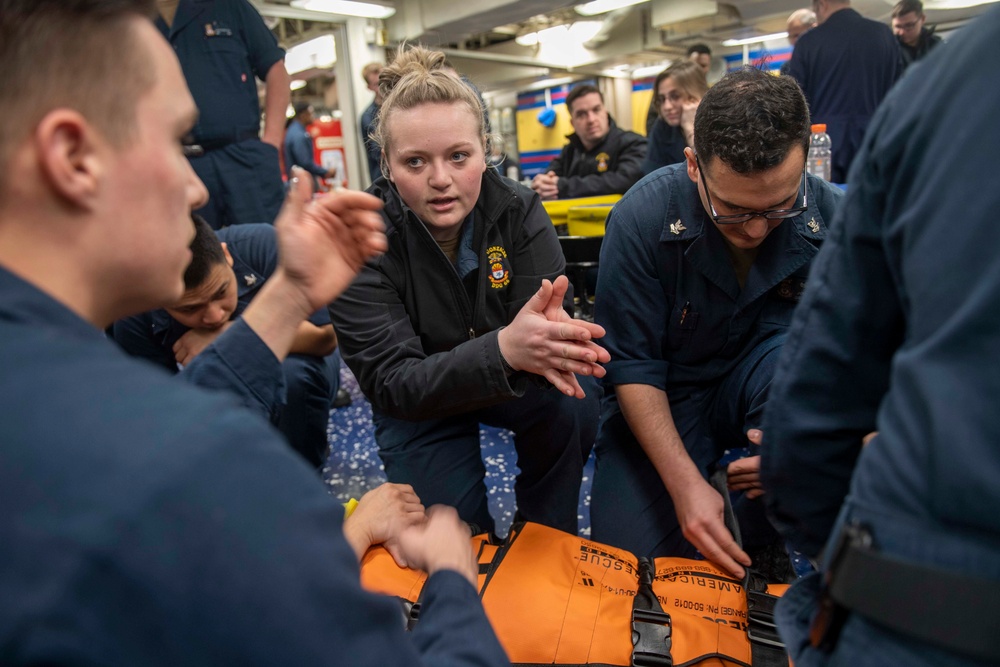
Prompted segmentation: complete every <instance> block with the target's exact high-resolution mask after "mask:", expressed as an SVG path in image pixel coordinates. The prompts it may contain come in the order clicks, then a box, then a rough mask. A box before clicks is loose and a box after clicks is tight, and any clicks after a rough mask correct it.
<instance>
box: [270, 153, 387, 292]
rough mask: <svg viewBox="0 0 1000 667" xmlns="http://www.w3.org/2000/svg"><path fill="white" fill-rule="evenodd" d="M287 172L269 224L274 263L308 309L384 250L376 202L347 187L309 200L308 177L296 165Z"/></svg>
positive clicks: (340, 288)
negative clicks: (283, 195) (284, 193)
mask: <svg viewBox="0 0 1000 667" xmlns="http://www.w3.org/2000/svg"><path fill="white" fill-rule="evenodd" d="M293 173H294V174H295V177H294V178H293V179H292V185H291V188H290V190H289V195H288V199H287V201H286V202H285V206H284V207H283V208H282V210H281V213H280V214H279V215H278V219H277V220H276V221H275V223H274V226H275V229H276V230H277V233H278V246H279V255H280V268H281V270H282V271H283V272H284V274H285V276H286V277H287V278H288V279H289V281H290V282H291V283H292V284H293V285H295V286H296V287H297V288H298V289H299V291H300V292H301V294H302V297H303V298H304V299H305V300H306V302H307V303H308V310H307V312H312V311H314V310H316V309H317V308H320V307H322V306H325V305H327V304H328V303H330V302H331V301H333V300H334V299H335V298H336V297H337V296H339V295H340V293H341V292H343V291H344V289H346V288H347V286H348V285H350V284H351V281H352V280H354V276H355V275H356V274H357V273H358V271H359V270H360V269H361V266H362V265H363V264H364V263H365V261H367V260H368V259H370V258H371V257H374V256H375V255H378V254H379V253H381V252H384V251H385V249H386V240H385V234H384V229H385V227H384V225H383V223H382V217H381V215H379V213H378V211H379V210H380V209H381V208H382V202H380V201H379V200H378V199H377V198H376V197H373V196H372V195H369V194H366V193H364V192H353V191H350V190H340V191H337V192H331V193H329V194H326V195H324V196H323V197H320V198H319V199H316V200H313V199H312V178H310V177H309V176H308V174H307V173H306V172H305V171H303V170H302V169H300V168H298V167H296V168H295V169H294V170H293Z"/></svg>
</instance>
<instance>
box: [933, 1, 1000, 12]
mask: <svg viewBox="0 0 1000 667" xmlns="http://www.w3.org/2000/svg"><path fill="white" fill-rule="evenodd" d="M997 1H998V0H927V2H925V3H924V9H934V10H939V9H968V8H969V7H978V6H980V5H989V4H992V3H994V2H997Z"/></svg>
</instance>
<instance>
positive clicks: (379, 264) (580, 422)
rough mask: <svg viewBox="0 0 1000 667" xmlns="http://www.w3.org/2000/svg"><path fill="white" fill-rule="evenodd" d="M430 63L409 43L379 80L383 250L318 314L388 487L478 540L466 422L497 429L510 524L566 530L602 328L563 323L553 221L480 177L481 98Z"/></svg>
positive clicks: (479, 496)
mask: <svg viewBox="0 0 1000 667" xmlns="http://www.w3.org/2000/svg"><path fill="white" fill-rule="evenodd" d="M443 61H444V56H443V54H440V53H437V52H432V51H427V50H425V49H422V48H413V49H411V50H408V51H402V52H401V53H400V54H399V55H398V56H397V58H396V60H395V61H394V62H393V63H392V64H390V65H389V66H388V67H386V69H384V70H383V72H382V75H381V81H380V87H381V89H382V92H383V97H384V101H383V103H382V109H381V119H380V122H379V124H378V125H377V130H376V135H377V137H376V138H377V139H378V143H379V145H380V146H382V151H383V153H382V156H383V157H382V168H383V173H384V174H385V175H386V178H382V179H379V180H378V181H376V182H375V184H374V185H373V186H372V187H371V188H370V190H369V191H370V192H372V193H373V194H375V195H377V196H378V197H380V198H381V199H382V201H383V202H384V206H385V207H384V209H383V216H384V218H385V222H386V227H387V237H388V240H389V250H388V252H387V253H386V254H385V255H384V256H383V257H382V258H380V259H379V260H377V261H373V262H370V263H368V264H367V265H366V266H365V268H364V269H363V270H362V271H361V273H360V274H359V276H358V278H357V279H356V280H355V281H354V283H353V284H352V285H351V287H350V288H349V289H348V290H347V291H346V292H345V294H344V295H343V296H342V297H341V298H340V299H338V300H337V302H336V303H334V304H332V305H331V307H330V313H331V318H332V320H333V322H334V327H335V328H336V330H337V333H338V336H339V338H340V344H341V351H342V353H343V355H344V359H345V361H346V362H347V365H348V366H349V367H350V368H351V370H352V371H353V372H354V374H355V376H356V377H357V378H358V382H359V384H360V386H361V389H362V391H364V393H365V395H366V396H367V397H368V399H369V400H370V401H371V403H372V411H373V419H374V422H375V439H376V441H377V443H378V446H379V453H380V456H381V458H382V461H383V462H384V464H385V472H386V475H387V476H388V478H389V479H390V480H391V481H393V482H398V483H406V484H410V485H412V486H413V488H414V490H415V491H416V493H417V495H418V496H419V497H420V498H421V500H422V501H423V502H424V503H425V504H428V505H431V504H435V503H443V504H448V505H452V506H454V507H456V508H457V509H458V512H459V515H460V516H461V517H462V518H463V519H464V520H466V521H469V522H472V523H474V524H476V526H477V527H478V528H480V529H482V530H487V531H488V530H492V529H493V527H494V523H493V520H492V518H491V517H490V513H489V508H488V506H487V502H486V487H485V485H484V483H483V477H484V474H485V470H484V466H483V462H482V459H481V457H480V451H479V424H480V423H486V424H490V425H494V426H500V427H504V428H508V429H511V430H513V431H514V432H515V446H516V448H517V452H518V461H517V463H518V466H519V467H520V469H521V473H520V475H518V478H517V482H516V484H515V495H516V498H517V505H518V512H519V514H520V516H521V517H523V518H525V519H528V520H531V521H537V522H539V523H544V524H546V525H550V526H553V527H556V528H560V529H562V530H566V531H569V532H574V533H575V532H576V527H577V524H576V515H577V504H578V496H579V491H580V483H581V479H582V471H583V465H584V462H585V461H586V460H587V456H588V454H589V453H590V449H591V447H592V446H593V442H594V438H595V436H596V430H597V412H598V399H599V392H598V388H597V384H596V383H595V382H594V376H597V377H600V376H603V374H604V369H603V367H601V366H600V365H599V363H604V362H606V361H607V360H608V355H607V352H605V351H604V349H603V348H601V347H599V346H598V345H596V344H595V343H594V342H593V339H595V338H598V337H600V336H602V335H603V334H604V330H603V329H602V328H601V327H599V326H597V325H594V324H590V323H586V322H582V321H578V320H574V319H571V318H570V317H569V315H567V314H566V311H565V310H564V308H563V306H564V303H568V300H566V297H567V294H566V292H567V289H568V281H567V280H566V278H565V277H564V276H562V273H563V270H564V268H565V261H564V260H563V256H562V253H561V251H560V248H559V244H558V241H557V239H556V235H555V231H554V229H553V227H552V223H551V221H550V220H549V218H548V216H547V215H546V213H545V211H544V209H543V208H542V206H541V203H540V202H539V200H538V197H536V196H535V195H534V193H532V192H531V190H529V189H528V188H525V187H523V186H520V185H518V184H517V183H515V182H514V181H510V180H508V179H505V178H502V177H500V176H499V175H497V174H496V173H495V171H494V170H492V169H488V168H487V160H486V155H487V154H488V151H487V148H488V145H487V142H486V133H485V127H484V120H483V115H482V109H481V107H480V102H479V97H478V96H477V95H476V93H475V92H474V91H473V90H472V89H471V88H470V87H468V86H466V85H465V84H464V83H462V81H460V80H459V79H457V78H456V77H453V76H451V75H450V74H448V73H446V72H445V71H443V70H442V69H441V67H442V64H443ZM538 376H541V377H538ZM577 376H579V377H577ZM532 379H535V380H538V381H531V380H532ZM543 385H544V386H543ZM549 385H554V387H555V390H554V389H553V388H552V387H551V386H549ZM585 389H586V391H585Z"/></svg>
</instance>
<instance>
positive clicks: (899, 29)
mask: <svg viewBox="0 0 1000 667" xmlns="http://www.w3.org/2000/svg"><path fill="white" fill-rule="evenodd" d="M926 22H927V16H926V15H925V14H924V3H922V2H920V0H900V2H897V3H896V6H895V7H893V8H892V33H893V34H894V35H896V39H898V40H899V53H900V55H902V56H903V67H909V66H910V64H911V63H913V62H915V61H917V60H920V59H921V58H923V57H924V56H926V55H927V54H928V53H930V50H931V49H933V48H934V47H935V46H937V45H939V44H943V43H944V40H943V39H941V38H940V37H938V36H937V35H935V34H934V28H933V27H931V28H928V27H926V26H925V25H924V24H925V23H926Z"/></svg>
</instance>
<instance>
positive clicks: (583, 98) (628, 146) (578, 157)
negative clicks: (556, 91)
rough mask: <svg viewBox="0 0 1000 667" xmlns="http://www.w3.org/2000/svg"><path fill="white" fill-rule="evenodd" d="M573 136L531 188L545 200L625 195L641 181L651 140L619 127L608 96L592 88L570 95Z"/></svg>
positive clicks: (578, 90) (585, 88) (586, 85)
mask: <svg viewBox="0 0 1000 667" xmlns="http://www.w3.org/2000/svg"><path fill="white" fill-rule="evenodd" d="M566 108H567V109H569V113H570V122H571V123H572V124H573V130H575V131H574V132H573V134H571V135H569V143H568V144H566V146H565V147H564V148H563V150H562V153H560V154H559V157H557V158H555V159H554V160H552V162H551V163H550V164H549V168H548V170H547V171H546V172H545V173H544V174H538V175H537V176H535V178H534V180H533V181H532V182H531V187H532V189H534V191H535V192H537V193H538V196H539V197H541V198H542V199H572V198H574V197H595V196H598V195H623V194H625V193H626V192H627V191H628V189H629V188H630V187H632V186H633V185H635V183H636V181H638V180H639V179H640V178H642V175H643V171H642V163H643V161H644V160H645V159H646V138H645V137H643V136H642V135H640V134H636V133H635V132H629V131H627V130H622V129H620V128H619V127H618V126H616V125H615V123H614V121H613V120H611V116H610V115H609V114H608V110H607V109H606V108H605V107H604V96H603V95H601V91H599V90H598V89H597V88H596V87H594V86H591V85H590V84H583V85H580V86H576V87H575V88H573V90H571V91H569V94H568V95H567V96H566Z"/></svg>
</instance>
